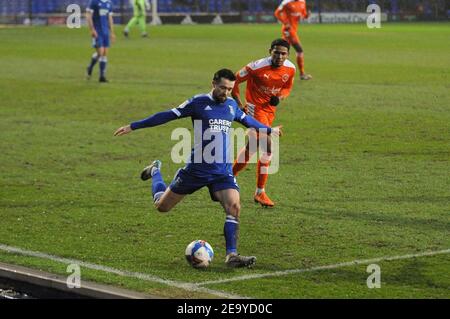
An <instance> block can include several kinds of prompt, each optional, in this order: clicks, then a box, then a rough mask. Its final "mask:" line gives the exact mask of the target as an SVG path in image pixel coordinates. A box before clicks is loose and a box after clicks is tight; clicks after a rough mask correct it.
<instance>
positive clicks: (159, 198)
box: [114, 69, 281, 267]
mask: <svg viewBox="0 0 450 319" xmlns="http://www.w3.org/2000/svg"><path fill="white" fill-rule="evenodd" d="M235 80H236V77H235V75H234V74H233V72H232V71H230V70H228V69H222V70H219V71H217V72H216V73H215V74H214V77H213V82H212V84H213V89H212V91H211V92H210V93H209V94H200V95H196V96H194V97H193V98H191V99H189V100H187V101H185V102H184V103H182V104H181V105H180V106H178V107H177V108H173V109H171V110H168V111H165V112H160V113H156V114H154V115H152V116H150V117H149V118H147V119H144V120H141V121H138V122H133V123H131V124H130V125H126V126H123V127H120V128H119V129H117V130H116V132H115V133H114V135H115V136H120V135H124V134H128V133H130V132H131V131H134V130H137V129H141V128H145V127H153V126H157V125H162V124H165V123H167V122H169V121H172V120H176V119H179V118H183V117H190V118H191V119H192V122H193V123H194V121H196V122H197V123H198V122H200V123H201V129H200V130H199V129H197V127H195V126H194V134H195V137H194V141H196V142H195V146H194V148H193V149H192V152H191V156H190V159H189V161H188V163H187V165H186V166H185V167H184V168H181V169H179V170H178V172H177V173H176V175H175V177H174V179H173V181H172V183H171V184H170V185H169V187H167V186H166V184H165V183H164V181H163V178H162V176H161V162H160V161H159V160H155V161H154V162H153V163H152V164H151V165H149V166H147V167H146V168H144V170H143V171H142V173H141V179H142V180H144V181H145V180H148V179H152V194H153V201H154V203H155V206H156V209H157V210H158V211H160V212H168V211H170V210H171V209H172V208H173V207H175V205H176V204H178V203H179V202H180V201H181V200H182V199H183V198H184V197H185V196H186V195H188V194H192V193H194V192H196V191H197V190H199V189H201V188H202V187H204V186H207V187H208V189H209V193H210V196H211V199H212V200H214V201H219V202H220V204H221V205H222V207H223V208H224V210H225V214H226V219H225V224H224V235H225V245H226V258H225V263H226V264H227V265H228V266H230V267H249V266H251V265H253V264H254V263H255V262H256V257H254V256H249V257H246V256H241V255H238V254H237V241H238V230H239V216H240V209H241V208H240V196H239V186H238V185H237V183H236V178H234V176H233V174H232V171H231V163H230V159H229V155H230V150H231V148H230V147H228V146H229V145H230V141H229V139H230V129H231V123H232V122H233V121H237V122H240V123H241V124H243V125H244V126H246V127H252V128H255V129H264V130H266V134H273V135H276V136H279V135H280V134H281V130H280V128H279V127H275V128H270V127H268V126H266V125H263V124H261V123H259V122H258V121H255V119H253V118H252V117H251V116H247V115H246V114H245V113H244V112H242V110H241V109H240V108H239V107H238V105H237V103H236V101H235V100H233V99H231V98H229V95H230V93H231V90H232V89H233V86H234V82H235ZM195 125H199V124H195ZM200 134H201V135H200ZM211 135H214V139H212V137H211ZM212 143H214V147H213V148H211V144H212ZM219 144H220V145H219ZM207 149H214V153H215V154H214V155H213V158H207V157H206V156H209V155H210V154H206V155H205V150H207ZM211 159H212V160H211Z"/></svg>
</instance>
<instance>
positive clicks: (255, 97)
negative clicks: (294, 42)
mask: <svg viewBox="0 0 450 319" xmlns="http://www.w3.org/2000/svg"><path fill="white" fill-rule="evenodd" d="M289 49H290V45H289V43H288V42H287V41H286V40H283V39H276V40H274V41H273V42H272V44H271V46H270V50H269V53H270V56H269V57H266V58H263V59H260V60H257V61H254V62H251V63H249V64H248V65H247V66H245V67H244V68H242V69H241V70H240V71H239V72H237V73H236V82H235V85H234V88H233V91H232V96H233V98H234V99H235V100H236V101H237V103H238V105H239V106H240V107H241V108H242V107H243V108H244V110H245V112H246V113H247V114H249V115H251V116H253V117H254V118H255V119H256V120H258V121H259V122H261V123H263V124H265V125H267V126H271V125H272V122H273V120H274V119H275V112H276V110H277V105H278V104H279V103H280V100H282V99H285V98H286V97H288V96H289V94H290V92H291V89H292V85H293V83H294V77H295V65H294V64H293V63H292V62H290V61H289V60H288V59H287V58H288V56H289ZM245 81H247V88H246V91H245V99H246V103H245V106H244V103H242V102H241V99H240V92H239V84H241V83H242V82H245ZM252 138H253V139H254V138H257V139H258V140H259V139H260V138H259V136H258V135H257V134H256V133H255V132H250V133H249V139H252ZM265 140H266V139H265V138H264V141H265ZM265 144H266V145H261V146H263V147H265V148H264V149H263V154H262V155H261V158H260V159H259V160H258V165H257V171H256V173H257V188H256V192H255V196H254V200H255V202H258V203H260V204H261V205H263V206H269V207H272V206H274V205H275V204H274V203H273V202H272V200H271V199H270V198H269V197H268V196H267V194H266V192H265V189H264V187H265V185H266V182H267V178H268V169H269V165H270V160H271V158H272V150H271V139H270V137H268V138H267V143H265ZM250 145H256V143H251V142H250V141H249V142H248V143H247V145H246V147H245V148H243V149H242V150H241V151H240V152H239V154H238V156H237V158H236V160H235V162H234V164H233V174H234V176H236V175H237V174H238V173H239V172H240V171H242V170H243V169H244V168H245V167H246V166H247V163H248V161H249V160H250V158H252V156H253V155H254V154H255V152H256V151H257V150H254V149H250Z"/></svg>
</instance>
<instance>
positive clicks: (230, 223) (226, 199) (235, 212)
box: [214, 188, 256, 267]
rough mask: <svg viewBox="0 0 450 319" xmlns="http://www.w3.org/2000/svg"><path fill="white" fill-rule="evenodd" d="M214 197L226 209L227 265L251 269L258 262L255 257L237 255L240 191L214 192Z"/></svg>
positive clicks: (225, 190)
mask: <svg viewBox="0 0 450 319" xmlns="http://www.w3.org/2000/svg"><path fill="white" fill-rule="evenodd" d="M214 196H215V198H216V199H217V200H219V202H220V203H221V204H222V207H223V208H224V209H225V214H226V218H225V224H224V227H223V229H224V236H225V245H226V258H225V263H226V264H227V265H228V266H229V267H251V266H252V265H253V264H255V262H256V257H254V256H241V255H239V254H238V253H237V245H238V239H239V215H240V211H241V205H240V197H239V191H238V190H237V189H232V188H230V189H224V190H220V191H216V192H214Z"/></svg>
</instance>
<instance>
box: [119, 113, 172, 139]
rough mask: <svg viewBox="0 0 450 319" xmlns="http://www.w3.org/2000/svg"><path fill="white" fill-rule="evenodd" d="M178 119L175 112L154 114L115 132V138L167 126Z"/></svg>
mask: <svg viewBox="0 0 450 319" xmlns="http://www.w3.org/2000/svg"><path fill="white" fill-rule="evenodd" d="M177 118H178V116H177V114H176V113H175V112H174V111H173V110H170V111H164V112H159V113H156V114H153V115H152V116H150V117H147V118H146V119H143V120H140V121H136V122H133V123H131V124H130V125H126V126H122V127H120V128H118V129H117V130H116V131H115V132H114V136H120V135H125V134H128V133H130V132H131V131H134V130H137V129H141V128H146V127H153V126H158V125H162V124H165V123H167V122H170V121H172V120H175V119H177Z"/></svg>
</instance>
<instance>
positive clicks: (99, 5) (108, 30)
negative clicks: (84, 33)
mask: <svg viewBox="0 0 450 319" xmlns="http://www.w3.org/2000/svg"><path fill="white" fill-rule="evenodd" d="M112 15H113V13H112V2H111V0H90V1H89V4H88V6H87V8H86V20H87V23H88V26H89V30H90V32H91V36H92V46H93V47H94V48H95V50H96V52H94V54H93V55H92V58H91V63H90V64H89V66H88V67H87V78H88V79H90V78H91V75H92V70H93V69H94V66H95V64H96V63H97V62H99V65H100V78H99V81H100V82H108V81H107V80H106V77H105V75H106V66H107V64H108V58H107V56H108V49H109V45H110V41H111V42H114V40H115V38H116V35H115V34H114V23H113V18H112Z"/></svg>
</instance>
